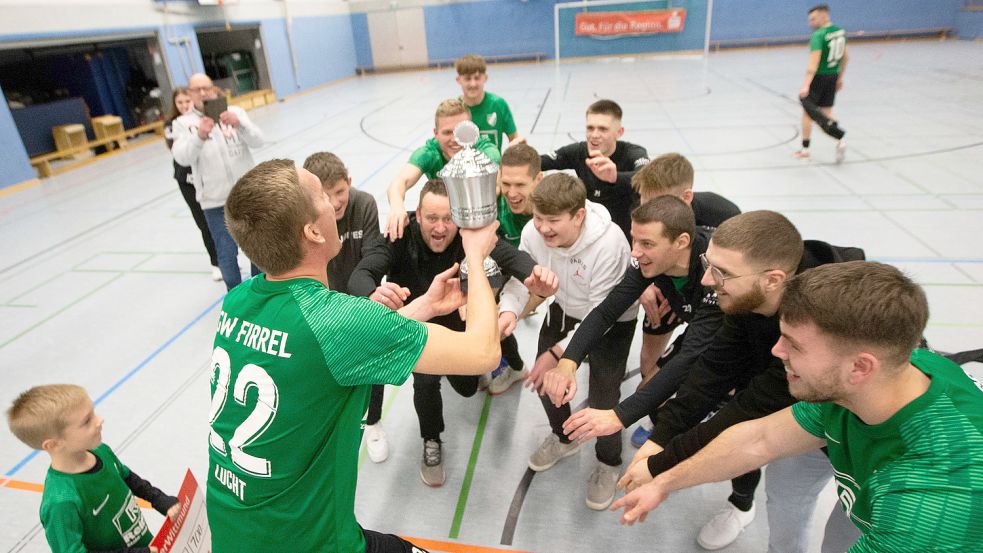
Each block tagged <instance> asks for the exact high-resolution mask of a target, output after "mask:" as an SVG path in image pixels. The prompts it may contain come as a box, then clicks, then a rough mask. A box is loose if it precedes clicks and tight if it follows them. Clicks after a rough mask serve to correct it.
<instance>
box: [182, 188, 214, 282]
mask: <svg viewBox="0 0 983 553" xmlns="http://www.w3.org/2000/svg"><path fill="white" fill-rule="evenodd" d="M190 172H191V170H190V169H189V170H188V171H187V174H190ZM175 173H176V171H175ZM187 174H184V175H178V174H176V176H175V178H176V179H177V187H178V190H180V191H181V197H182V198H184V203H186V204H188V209H190V210H191V217H192V218H193V219H194V220H195V225H197V226H198V231H199V232H201V241H202V242H204V244H205V251H207V252H208V259H209V261H211V263H212V266H213V267H218V256H217V255H216V254H215V242H214V241H212V233H210V232H208V223H206V222H205V213H204V212H203V211H202V210H201V205H200V204H199V203H198V200H197V199H195V185H193V184H191V183H189V182H188V180H187ZM182 176H184V178H181V177H182Z"/></svg>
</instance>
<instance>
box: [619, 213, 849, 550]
mask: <svg viewBox="0 0 983 553" xmlns="http://www.w3.org/2000/svg"><path fill="white" fill-rule="evenodd" d="M862 258H863V252H862V251H861V250H858V249H856V248H838V247H836V246H831V245H829V244H827V243H825V242H819V241H812V240H809V241H805V242H803V240H802V238H801V236H800V235H799V231H798V230H796V228H795V226H794V225H792V223H791V222H790V221H789V220H788V219H786V218H785V217H784V216H782V215H781V214H779V213H775V212H773V211H752V212H748V213H744V214H742V215H737V216H735V217H732V218H730V219H728V220H727V221H725V222H723V223H722V224H721V225H720V227H719V228H718V229H717V230H716V231H714V233H713V235H712V236H711V238H710V243H709V244H708V245H707V249H706V253H705V254H703V256H701V261H702V263H703V266H704V269H705V271H704V274H703V280H702V283H703V285H704V286H708V287H712V288H713V290H714V291H716V293H717V301H718V304H719V306H720V309H721V311H723V312H724V319H723V323H722V324H721V327H720V330H719V331H718V332H717V334H716V335H715V336H714V338H713V341H712V342H711V344H710V345H709V346H708V347H707V349H706V350H705V351H704V352H703V354H702V355H701V356H700V358H699V359H698V360H697V361H696V363H695V364H694V366H693V367H692V369H691V370H690V372H689V374H688V375H687V377H686V380H685V381H684V382H683V384H682V385H681V386H680V388H679V391H678V393H677V394H676V397H675V398H673V399H671V400H669V401H667V402H666V403H665V405H663V406H662V407H659V405H658V403H650V404H649V407H650V409H651V410H652V412H653V415H652V418H653V420H655V428H654V429H653V432H652V435H651V436H650V437H649V441H648V442H647V443H646V444H645V445H643V446H642V447H641V448H640V449H639V451H638V453H637V454H636V455H635V458H634V459H633V460H632V464H631V466H630V467H629V469H628V471H627V472H626V474H625V476H624V477H623V478H622V479H621V481H620V482H619V484H620V485H621V486H622V487H626V488H627V489H628V490H629V491H630V490H632V489H634V488H635V487H637V486H639V485H641V484H644V483H646V482H649V481H651V480H652V478H653V477H654V476H657V475H659V474H660V473H662V472H664V471H666V470H669V469H670V468H672V467H674V466H675V465H677V464H678V463H680V462H682V461H683V460H684V459H686V458H688V457H690V456H692V455H693V454H695V453H696V452H697V451H699V450H700V449H701V448H702V447H703V446H705V445H706V444H708V443H709V442H710V441H711V440H712V439H713V438H715V437H716V436H718V435H719V434H720V433H721V432H723V431H724V430H726V429H727V428H729V427H731V426H733V425H735V424H737V423H739V422H743V421H747V420H752V419H757V418H760V417H763V416H766V415H770V414H771V413H775V412H777V411H780V410H781V409H784V408H785V407H788V406H789V405H792V404H793V403H794V402H795V400H794V398H793V397H792V396H791V395H790V394H789V389H788V382H787V381H786V378H785V369H784V367H783V366H782V363H781V361H779V360H778V359H776V358H775V357H774V356H773V355H772V354H771V348H772V346H774V345H775V342H776V341H778V337H779V329H778V306H779V304H780V303H781V301H782V293H783V291H784V289H785V283H786V281H787V280H788V279H789V278H791V277H792V276H793V275H796V274H801V273H802V272H804V271H806V270H808V269H811V268H813V267H816V266H819V265H823V264H826V263H831V262H836V261H845V260H848V259H862ZM648 388H649V387H648V386H645V387H643V388H642V389H641V390H639V391H638V392H637V393H636V395H637V394H645V393H646V390H647V389H648ZM732 390H736V393H735V394H734V397H733V398H732V399H730V400H729V401H727V403H726V404H725V405H724V406H723V407H722V408H720V410H719V411H718V412H717V413H716V414H715V415H713V416H712V417H711V418H709V419H708V420H706V421H705V422H701V421H703V420H704V418H705V417H707V416H708V415H710V414H711V413H712V412H713V410H714V409H716V408H717V406H718V405H720V403H721V402H722V401H725V400H727V399H728V398H729V395H730V392H731V391H732ZM629 399H631V398H629ZM626 401H629V400H626ZM776 465H778V464H776ZM776 465H773V466H770V467H769V472H768V480H767V482H766V489H767V491H768V502H769V505H768V527H769V528H770V529H771V532H770V535H769V551H771V552H774V553H778V552H780V553H793V552H799V551H802V552H804V551H805V550H806V547H807V544H808V522H809V519H810V516H811V514H812V511H813V510H814V509H815V497H816V495H817V494H818V492H819V490H821V489H822V488H823V486H825V484H826V483H827V482H828V481H829V478H830V471H829V461H828V460H827V459H826V458H825V457H824V456H822V455H821V454H809V455H805V456H802V457H796V458H793V459H790V460H788V461H786V466H776ZM760 478H761V472H760V471H758V470H756V469H755V470H751V471H750V472H748V473H747V474H743V475H740V476H737V477H735V478H734V479H733V481H732V484H733V493H732V494H731V496H730V498H729V504H728V505H727V506H726V507H725V508H724V509H723V510H722V511H720V513H718V514H717V515H716V516H714V517H713V518H712V519H711V520H710V521H709V522H708V523H707V524H706V525H704V526H703V528H702V529H701V530H700V534H699V536H698V538H697V542H698V543H699V544H700V545H701V546H702V547H703V548H705V549H710V550H714V549H720V548H722V547H725V546H727V545H728V544H730V543H731V542H733V541H734V540H735V539H737V537H738V536H739V535H740V533H741V531H742V530H743V529H744V528H745V527H746V526H747V525H748V524H750V523H751V521H752V520H753V519H754V515H755V508H754V490H755V488H756V487H757V485H758V481H759V480H760ZM838 518H839V520H834V523H837V524H838V525H839V526H837V527H836V528H835V529H834V528H831V529H830V531H828V532H827V541H830V542H831V540H832V538H833V537H837V538H839V537H840V535H841V534H848V536H847V537H845V538H844V540H850V539H855V537H856V534H855V533H851V532H849V531H844V530H843V528H847V529H849V524H848V523H846V521H845V519H844V517H842V516H841V517H838ZM847 545H849V543H847ZM844 549H846V547H843V548H842V549H839V551H843V550H844Z"/></svg>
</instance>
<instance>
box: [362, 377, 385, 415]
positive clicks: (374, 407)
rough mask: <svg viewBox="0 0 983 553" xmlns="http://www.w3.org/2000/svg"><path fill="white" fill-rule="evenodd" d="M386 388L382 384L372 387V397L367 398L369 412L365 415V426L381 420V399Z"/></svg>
mask: <svg viewBox="0 0 983 553" xmlns="http://www.w3.org/2000/svg"><path fill="white" fill-rule="evenodd" d="M385 391H386V387H385V385H383V384H373V385H372V396H371V397H370V398H369V412H368V414H366V415H365V424H369V425H372V424H375V423H377V422H379V419H381V418H382V398H383V396H384V394H385Z"/></svg>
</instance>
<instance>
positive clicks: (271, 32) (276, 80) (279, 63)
mask: <svg viewBox="0 0 983 553" xmlns="http://www.w3.org/2000/svg"><path fill="white" fill-rule="evenodd" d="M294 21H295V23H296V20H294ZM259 27H260V33H261V36H262V37H263V48H264V49H265V50H266V61H267V62H268V64H269V68H270V83H271V84H272V86H273V92H274V93H276V97H277V98H283V97H284V96H289V95H291V94H294V93H296V92H298V91H299V90H300V88H299V87H298V83H297V81H296V80H295V76H294V70H293V61H291V59H290V45H289V43H288V42H287V24H286V22H285V21H284V20H283V19H264V20H262V21H261V22H260V25H259ZM295 47H296V45H295Z"/></svg>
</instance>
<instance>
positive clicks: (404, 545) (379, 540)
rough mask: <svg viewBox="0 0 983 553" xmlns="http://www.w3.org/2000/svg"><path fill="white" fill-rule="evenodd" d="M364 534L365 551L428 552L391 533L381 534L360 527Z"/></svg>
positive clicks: (377, 552) (386, 552) (384, 552)
mask: <svg viewBox="0 0 983 553" xmlns="http://www.w3.org/2000/svg"><path fill="white" fill-rule="evenodd" d="M362 533H363V534H365V553H429V552H428V551H427V550H426V549H423V548H422V547H417V546H415V545H413V544H412V543H410V542H408V541H406V540H404V539H403V538H401V537H399V536H396V535H393V534H381V533H379V532H373V531H372V530H366V529H365V528H362Z"/></svg>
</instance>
